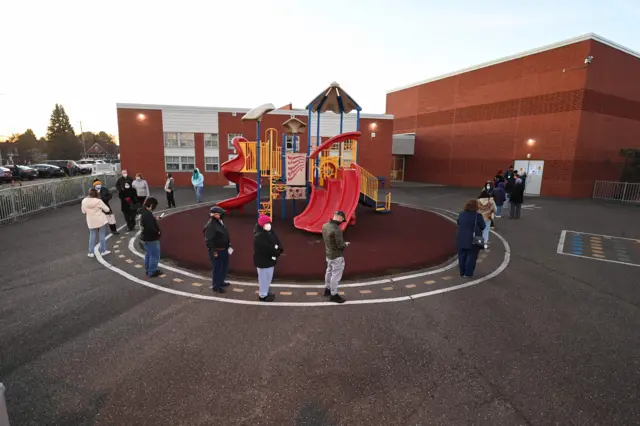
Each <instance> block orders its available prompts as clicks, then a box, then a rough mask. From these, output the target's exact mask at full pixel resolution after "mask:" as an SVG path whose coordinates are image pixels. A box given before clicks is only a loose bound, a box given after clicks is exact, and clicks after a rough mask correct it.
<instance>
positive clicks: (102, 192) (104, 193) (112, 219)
mask: <svg viewBox="0 0 640 426" xmlns="http://www.w3.org/2000/svg"><path fill="white" fill-rule="evenodd" d="M93 187H94V188H95V189H96V191H98V196H99V197H100V199H101V200H102V202H103V203H105V204H106V205H107V207H109V213H107V220H108V222H109V228H110V229H111V233H112V234H113V235H120V233H119V232H118V227H117V226H116V215H115V214H113V210H112V209H111V206H110V205H109V201H110V200H111V198H113V195H111V191H109V189H107V188H105V187H104V186H102V182H100V181H99V180H98V178H95V179H94V180H93Z"/></svg>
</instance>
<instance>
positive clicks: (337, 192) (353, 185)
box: [293, 132, 360, 234]
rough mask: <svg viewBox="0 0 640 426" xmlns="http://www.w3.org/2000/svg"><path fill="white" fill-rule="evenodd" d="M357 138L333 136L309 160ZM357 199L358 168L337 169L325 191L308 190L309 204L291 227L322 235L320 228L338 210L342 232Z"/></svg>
mask: <svg viewBox="0 0 640 426" xmlns="http://www.w3.org/2000/svg"><path fill="white" fill-rule="evenodd" d="M359 137H360V132H347V133H343V134H341V135H338V136H335V137H333V138H331V139H329V140H327V141H326V142H324V143H323V144H322V145H320V146H319V147H318V148H317V149H316V150H315V151H314V152H313V153H312V154H311V155H310V156H309V158H316V157H317V156H318V154H319V153H320V151H322V150H324V149H327V148H329V147H330V146H331V145H333V144H334V143H338V142H342V141H345V140H349V139H358V138H359ZM359 199H360V167H359V166H358V165H357V164H355V163H353V164H351V168H348V169H346V168H345V169H340V171H339V172H338V178H337V179H329V180H328V182H327V185H326V188H315V187H312V188H311V198H310V199H309V204H308V205H307V208H306V209H305V210H304V211H303V212H302V213H300V214H299V215H298V216H296V217H295V218H294V219H293V224H294V226H295V227H296V228H298V229H302V230H304V231H307V232H312V233H315V234H319V233H322V225H324V224H325V222H327V221H329V220H330V219H331V218H332V217H333V214H334V213H335V212H336V211H338V210H342V211H343V212H344V213H345V216H346V218H345V219H346V220H345V221H344V223H343V224H342V226H341V228H342V230H344V229H345V228H346V227H347V224H348V223H349V221H350V220H351V218H352V217H353V216H354V214H355V211H356V207H358V201H359Z"/></svg>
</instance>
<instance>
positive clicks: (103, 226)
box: [82, 188, 111, 257]
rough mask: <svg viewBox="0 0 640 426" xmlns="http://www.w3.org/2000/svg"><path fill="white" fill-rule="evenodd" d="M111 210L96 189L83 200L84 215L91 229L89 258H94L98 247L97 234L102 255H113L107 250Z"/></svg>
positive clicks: (92, 189) (91, 190)
mask: <svg viewBox="0 0 640 426" xmlns="http://www.w3.org/2000/svg"><path fill="white" fill-rule="evenodd" d="M109 211H110V209H109V206H107V205H106V204H105V203H104V202H103V201H102V200H101V199H100V196H99V195H98V191H97V190H96V189H95V188H91V189H90V190H89V196H88V197H87V198H85V199H84V200H82V213H84V215H85V216H86V217H87V226H88V227H89V254H88V256H89V257H94V255H93V249H94V247H95V246H96V234H98V238H99V241H100V254H101V255H103V256H106V255H108V254H109V253H111V252H110V251H108V250H107V240H106V234H107V224H108V223H109V221H108V219H107V213H109Z"/></svg>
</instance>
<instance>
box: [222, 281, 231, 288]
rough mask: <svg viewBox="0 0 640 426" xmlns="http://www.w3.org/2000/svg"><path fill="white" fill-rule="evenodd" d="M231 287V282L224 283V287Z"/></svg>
mask: <svg viewBox="0 0 640 426" xmlns="http://www.w3.org/2000/svg"><path fill="white" fill-rule="evenodd" d="M230 285H231V283H230V282H229V281H225V282H224V283H222V287H229V286H230Z"/></svg>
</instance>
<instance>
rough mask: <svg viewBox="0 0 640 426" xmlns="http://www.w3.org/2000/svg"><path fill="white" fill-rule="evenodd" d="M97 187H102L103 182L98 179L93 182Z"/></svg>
mask: <svg viewBox="0 0 640 426" xmlns="http://www.w3.org/2000/svg"><path fill="white" fill-rule="evenodd" d="M96 185H102V182H100V181H99V180H98V179H97V178H96V179H94V180H93V186H96Z"/></svg>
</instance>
